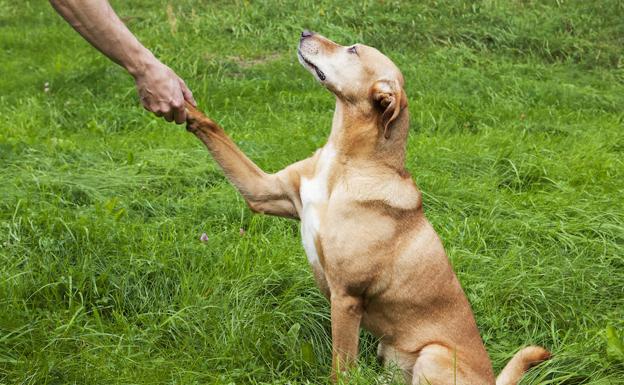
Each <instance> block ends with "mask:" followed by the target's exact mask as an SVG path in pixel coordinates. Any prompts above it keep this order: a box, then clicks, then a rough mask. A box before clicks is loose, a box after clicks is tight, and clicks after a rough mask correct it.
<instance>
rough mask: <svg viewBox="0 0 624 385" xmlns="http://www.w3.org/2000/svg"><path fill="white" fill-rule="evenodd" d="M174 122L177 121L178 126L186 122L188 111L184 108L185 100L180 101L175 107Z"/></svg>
mask: <svg viewBox="0 0 624 385" xmlns="http://www.w3.org/2000/svg"><path fill="white" fill-rule="evenodd" d="M172 111H173V120H175V122H176V124H182V123H184V122H186V109H185V108H184V100H180V101H179V102H178V103H176V104H175V105H173V109H172Z"/></svg>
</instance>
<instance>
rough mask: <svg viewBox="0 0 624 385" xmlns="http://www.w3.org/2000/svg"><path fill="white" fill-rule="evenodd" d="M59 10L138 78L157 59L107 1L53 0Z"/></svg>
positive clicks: (88, 39) (111, 57) (67, 19)
mask: <svg viewBox="0 0 624 385" xmlns="http://www.w3.org/2000/svg"><path fill="white" fill-rule="evenodd" d="M50 3H51V4H52V6H53V7H54V9H56V11H57V12H58V13H59V14H60V15H61V16H62V17H63V18H64V19H65V20H66V21H67V22H68V23H69V24H70V25H71V26H72V27H73V28H74V29H75V30H76V31H78V33H80V34H81V35H82V36H83V37H84V38H85V39H86V40H87V41H88V42H89V43H91V45H93V46H94V47H95V48H97V49H98V50H99V51H101V52H102V53H103V54H104V55H106V56H108V57H109V58H110V59H111V60H113V61H114V62H116V63H117V64H119V65H121V66H122V67H124V68H125V69H126V70H127V71H128V72H129V73H130V74H131V75H133V76H134V77H137V76H138V75H139V74H141V73H144V72H145V70H146V69H147V67H148V66H150V65H152V64H154V62H157V60H156V58H155V57H154V55H152V53H151V52H150V51H149V50H148V49H147V48H145V47H144V46H143V45H142V44H141V43H140V42H139V41H138V40H137V38H136V37H135V36H134V35H133V34H132V33H131V32H130V31H129V30H128V28H127V27H126V26H125V25H124V23H123V22H122V21H121V20H120V19H119V17H118V16H117V14H115V11H114V10H113V8H112V7H111V6H110V4H109V3H108V1H106V0H50Z"/></svg>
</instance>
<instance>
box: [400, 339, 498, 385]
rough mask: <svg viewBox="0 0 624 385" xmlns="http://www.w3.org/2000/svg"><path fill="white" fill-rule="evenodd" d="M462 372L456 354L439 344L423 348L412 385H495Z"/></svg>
mask: <svg viewBox="0 0 624 385" xmlns="http://www.w3.org/2000/svg"><path fill="white" fill-rule="evenodd" d="M472 377H478V376H475V374H474V373H470V374H468V373H466V372H464V371H463V370H462V368H461V367H460V364H459V360H458V359H457V355H456V352H454V351H453V350H451V349H449V348H447V347H445V346H442V345H438V344H430V345H427V346H425V347H424V348H422V349H421V350H420V352H419V354H418V358H417V359H416V363H415V364H414V376H413V379H412V385H494V381H493V379H492V381H488V380H487V379H483V378H479V379H476V380H475V379H474V378H472Z"/></svg>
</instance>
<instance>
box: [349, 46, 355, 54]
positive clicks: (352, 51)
mask: <svg viewBox="0 0 624 385" xmlns="http://www.w3.org/2000/svg"><path fill="white" fill-rule="evenodd" d="M347 51H348V52H349V53H354V54H356V55H357V49H356V48H355V46H352V47H349V48H347Z"/></svg>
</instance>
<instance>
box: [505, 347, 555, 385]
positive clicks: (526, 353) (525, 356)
mask: <svg viewBox="0 0 624 385" xmlns="http://www.w3.org/2000/svg"><path fill="white" fill-rule="evenodd" d="M549 358H550V352H549V351H548V350H546V349H544V348H542V347H540V346H527V347H526V348H523V349H522V350H520V351H519V352H518V353H516V354H515V355H514V356H513V357H512V358H511V360H509V362H508V363H507V365H505V367H504V368H503V370H502V371H501V372H500V374H499V375H498V377H496V385H516V384H517V383H518V382H520V379H521V378H522V376H523V375H524V372H526V371H527V370H529V368H531V367H532V366H534V365H537V364H538V363H540V362H542V361H545V360H547V359H549Z"/></svg>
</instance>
